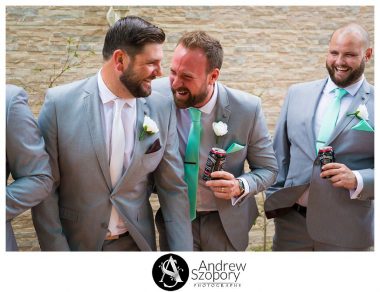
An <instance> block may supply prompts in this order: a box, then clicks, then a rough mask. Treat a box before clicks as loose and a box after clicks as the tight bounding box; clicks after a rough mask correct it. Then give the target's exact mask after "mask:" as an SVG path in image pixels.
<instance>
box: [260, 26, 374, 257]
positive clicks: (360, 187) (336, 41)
mask: <svg viewBox="0 0 380 292" xmlns="http://www.w3.org/2000/svg"><path fill="white" fill-rule="evenodd" d="M371 56H372V48H371V46H370V41H369V36H368V33H367V32H366V30H365V29H364V28H363V27H361V26H360V25H358V24H349V25H346V26H344V27H341V28H339V29H337V30H336V31H335V32H334V33H333V34H332V36H331V39H330V42H329V47H328V52H327V58H326V68H327V71H328V74H329V76H328V77H327V78H325V79H322V80H317V81H312V82H307V83H302V84H296V85H293V86H291V87H290V88H289V90H288V94H287V96H286V98H285V102H284V105H283V108H282V111H281V114H280V118H279V121H278V124H277V128H276V134H275V137H274V149H275V153H276V158H277V162H278V165H279V168H280V170H279V174H278V177H277V180H276V183H275V185H273V186H272V188H270V189H269V191H268V192H267V199H266V201H265V211H266V215H267V217H268V218H273V217H274V218H275V219H274V222H275V235H274V238H273V250H276V251H339V250H351V251H354V250H368V249H370V248H371V246H373V242H374V230H373V225H374V221H373V218H374V216H373V215H374V201H373V200H374V87H373V86H372V85H370V84H369V83H368V82H367V81H366V79H365V77H364V69H365V65H366V63H367V62H368V61H369V60H370V59H371ZM326 146H331V147H333V150H334V151H335V163H328V164H325V165H324V166H322V165H321V162H320V160H319V158H318V151H319V150H320V149H323V148H324V147H326Z"/></svg>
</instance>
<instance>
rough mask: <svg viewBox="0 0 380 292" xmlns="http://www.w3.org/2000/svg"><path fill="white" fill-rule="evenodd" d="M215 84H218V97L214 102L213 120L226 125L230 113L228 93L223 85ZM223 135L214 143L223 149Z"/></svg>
mask: <svg viewBox="0 0 380 292" xmlns="http://www.w3.org/2000/svg"><path fill="white" fill-rule="evenodd" d="M217 85H218V98H217V101H216V104H215V106H216V116H215V122H220V121H222V122H223V123H225V124H227V125H228V120H229V118H230V115H231V109H230V102H229V100H228V94H227V91H226V89H225V88H224V86H222V85H221V84H220V83H219V82H218V83H217ZM227 129H228V128H227ZM225 137H226V135H224V136H221V137H219V139H218V143H217V144H216V145H217V147H219V148H222V149H224V146H225V145H224V144H225ZM215 138H216V135H215Z"/></svg>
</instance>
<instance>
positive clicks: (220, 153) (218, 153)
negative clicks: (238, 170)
mask: <svg viewBox="0 0 380 292" xmlns="http://www.w3.org/2000/svg"><path fill="white" fill-rule="evenodd" d="M225 161H226V151H224V150H223V149H220V148H216V147H213V148H211V150H210V153H209V154H208V158H207V162H206V167H205V171H204V172H203V175H202V179H203V180H205V181H208V180H211V179H212V178H211V173H212V172H214V171H219V170H223V164H224V162H225Z"/></svg>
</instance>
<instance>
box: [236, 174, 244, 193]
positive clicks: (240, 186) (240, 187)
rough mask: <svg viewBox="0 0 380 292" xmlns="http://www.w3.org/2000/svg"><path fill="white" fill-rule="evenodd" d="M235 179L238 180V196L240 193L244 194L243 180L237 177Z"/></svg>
mask: <svg viewBox="0 0 380 292" xmlns="http://www.w3.org/2000/svg"><path fill="white" fill-rule="evenodd" d="M237 181H238V182H239V190H240V194H239V195H238V197H240V196H241V195H242V194H244V192H245V187H244V183H243V180H241V179H240V178H237Z"/></svg>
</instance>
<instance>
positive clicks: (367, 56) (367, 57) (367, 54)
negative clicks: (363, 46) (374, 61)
mask: <svg viewBox="0 0 380 292" xmlns="http://www.w3.org/2000/svg"><path fill="white" fill-rule="evenodd" d="M371 58H372V48H368V49H367V50H366V51H365V61H366V62H368V61H369V60H371Z"/></svg>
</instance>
